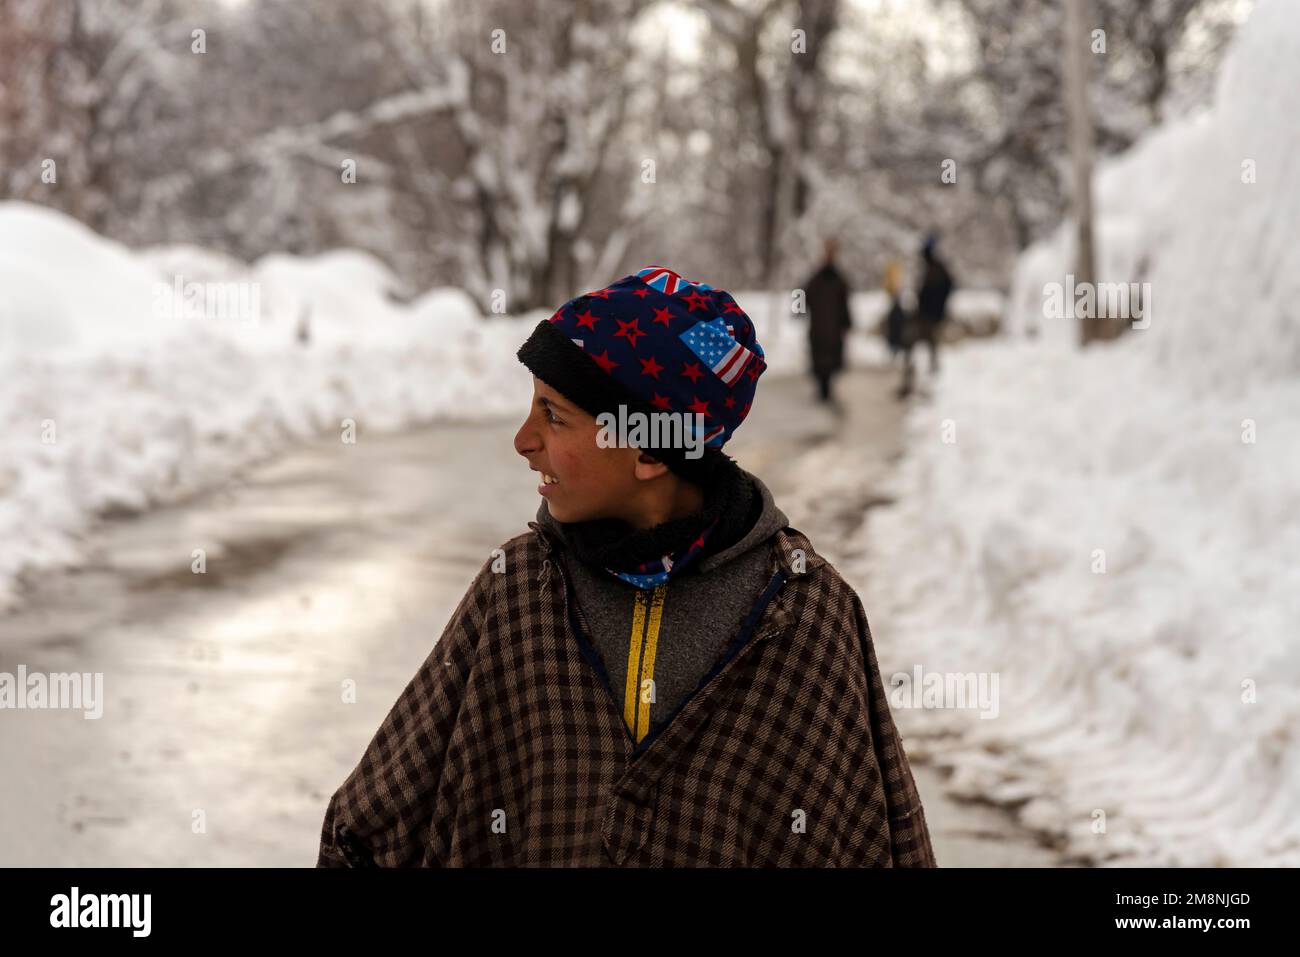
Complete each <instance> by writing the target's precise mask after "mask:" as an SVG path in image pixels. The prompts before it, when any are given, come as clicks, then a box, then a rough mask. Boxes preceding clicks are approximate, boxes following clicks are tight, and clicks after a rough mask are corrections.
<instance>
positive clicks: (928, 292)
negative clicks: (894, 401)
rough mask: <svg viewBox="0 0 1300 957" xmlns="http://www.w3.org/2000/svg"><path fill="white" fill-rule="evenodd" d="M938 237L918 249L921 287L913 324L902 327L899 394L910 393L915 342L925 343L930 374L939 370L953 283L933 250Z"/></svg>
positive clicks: (917, 293)
mask: <svg viewBox="0 0 1300 957" xmlns="http://www.w3.org/2000/svg"><path fill="white" fill-rule="evenodd" d="M937 245H938V238H937V237H936V236H935V235H934V233H931V234H930V235H929V236H927V237H926V239H925V244H924V245H923V246H922V247H921V261H922V269H921V284H920V286H919V287H918V289H917V292H916V313H915V315H914V316H913V317H912V321H911V322H909V323H907V324H906V325H905V327H904V333H903V384H902V385H901V386H900V387H899V394H900V395H907V394H908V393H909V392H910V391H911V390H912V377H913V369H912V348H913V347H914V346H915V345H916V344H917V343H918V342H925V344H926V346H927V347H928V348H929V350H930V372H931V373H935V372H938V371H939V339H940V337H941V336H942V335H943V323H944V320H945V319H947V315H948V313H947V309H948V297H949V296H950V295H951V294H952V290H953V288H954V283H953V280H952V274H951V273H950V272H949V271H948V267H947V266H945V265H944V263H943V260H941V259H940V258H939V254H938V251H937V249H936V247H937Z"/></svg>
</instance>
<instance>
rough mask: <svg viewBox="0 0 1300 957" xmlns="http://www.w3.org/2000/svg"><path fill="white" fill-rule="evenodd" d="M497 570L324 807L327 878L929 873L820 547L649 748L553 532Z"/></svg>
mask: <svg viewBox="0 0 1300 957" xmlns="http://www.w3.org/2000/svg"><path fill="white" fill-rule="evenodd" d="M529 526H530V528H531V531H530V532H527V533H524V534H522V535H519V536H516V537H515V538H513V539H511V540H510V541H509V542H507V543H506V544H505V545H504V546H503V548H504V552H505V563H506V564H505V567H506V569H507V571H505V572H504V573H501V574H496V573H493V571H492V562H491V560H489V561H488V562H485V563H484V565H483V567H482V568H481V569H480V571H479V574H478V575H477V577H476V578H475V580H474V582H473V584H472V586H471V587H470V589H469V591H468V592H467V593H466V595H465V597H464V598H463V599H462V600H461V602H460V604H459V606H458V607H457V608H456V610H455V612H454V613H453V615H452V618H451V620H450V622H449V623H448V625H447V627H446V630H445V631H444V632H443V634H442V637H441V639H440V640H439V641H438V643H437V644H436V645H435V646H434V648H433V651H432V652H431V653H430V654H429V657H428V659H427V660H426V661H425V662H424V664H423V665H422V667H421V668H420V669H419V671H418V672H417V674H416V675H415V677H414V678H413V679H412V680H411V682H410V683H409V684H408V685H407V687H406V688H405V690H404V691H402V693H401V695H400V696H399V697H398V699H397V702H396V703H395V704H394V705H393V707H392V709H391V711H390V712H389V714H388V716H387V717H386V718H385V720H384V721H383V723H382V725H381V726H380V728H379V730H378V731H377V732H376V734H375V736H374V738H373V740H372V741H371V742H370V744H369V746H368V747H367V749H366V750H365V752H364V754H363V755H362V757H361V760H360V762H359V763H358V764H357V766H356V767H355V769H354V770H353V771H352V772H351V774H349V775H348V777H347V779H346V780H345V781H344V782H343V784H342V785H341V786H340V787H339V789H338V790H337V791H336V792H335V794H334V795H333V796H332V798H331V799H330V801H329V805H328V808H327V809H326V813H325V819H324V824H323V827H322V830H321V842H320V849H319V853H318V858H317V866H321V867H328V866H337V867H342V866H349V865H351V866H382V867H400V866H427V867H476V866H591V867H609V866H626V867H663V866H668V867H701V866H702V867H766V866H782V867H786V866H822V867H933V866H935V858H934V850H933V848H932V846H931V843H930V836H929V832H928V830H927V827H926V821H925V814H924V811H923V809H922V806H921V800H920V797H919V796H918V794H917V791H916V786H915V784H914V782H913V778H912V772H911V769H910V767H909V765H908V761H907V756H906V754H905V753H904V750H903V745H902V741H901V740H900V738H899V734H898V731H897V730H896V728H895V726H894V722H893V720H892V717H891V714H890V710H889V705H888V701H887V697H886V689H885V686H884V684H883V682H882V681H881V677H880V673H879V668H878V666H877V663H876V656H875V650H874V648H873V645H872V638H871V633H870V629H869V627H868V624H867V619H866V614H865V611H864V609H863V607H862V604H861V601H860V600H859V598H858V596H857V594H856V593H855V592H854V591H853V589H852V588H851V587H849V585H848V584H847V583H845V582H844V580H843V579H842V578H841V577H840V575H839V573H838V572H837V571H836V570H835V569H834V567H833V566H831V565H830V564H829V563H828V562H826V561H825V560H824V559H822V558H821V557H820V556H818V555H817V554H816V553H815V552H814V551H813V549H812V546H811V544H810V543H809V542H808V540H807V538H806V537H805V536H804V535H803V534H802V533H800V532H798V531H797V530H795V529H792V528H789V527H787V528H786V529H784V530H782V531H780V532H778V533H777V534H776V535H775V536H774V537H773V539H772V552H771V563H770V566H769V570H770V572H771V580H770V584H769V585H768V587H767V588H766V589H765V590H764V592H763V594H762V595H761V596H760V597H759V599H758V601H757V603H756V604H755V606H754V608H753V610H752V612H751V613H750V616H749V618H748V620H747V621H746V622H745V624H744V625H743V626H742V627H741V629H740V630H739V632H738V633H737V634H736V635H735V636H734V637H732V638H731V640H730V641H724V642H721V644H722V647H721V650H720V652H719V655H718V659H717V661H716V663H715V664H714V666H713V668H712V670H711V671H710V672H709V673H708V674H706V675H705V677H704V678H703V679H702V680H701V682H700V685H699V687H698V688H697V690H696V691H695V693H694V695H693V696H692V697H690V698H688V699H687V701H686V703H685V705H684V706H683V707H682V708H681V710H679V711H678V712H677V714H676V716H675V717H674V718H673V719H672V721H671V722H669V724H668V725H667V726H665V727H664V728H663V729H661V730H660V732H659V733H658V734H656V735H655V736H653V737H649V738H645V739H642V741H641V742H640V743H637V742H634V741H633V739H632V737H631V735H630V734H629V732H628V730H627V726H626V724H625V723H624V721H623V716H622V708H621V706H620V704H619V702H618V701H616V700H615V699H614V696H613V694H612V693H611V691H610V687H609V683H608V680H607V676H606V675H605V673H604V670H603V667H602V665H601V663H600V660H599V656H598V655H596V653H595V651H594V648H593V647H592V645H591V644H590V642H589V641H588V640H587V639H586V638H585V635H584V630H585V629H584V624H583V622H582V620H581V617H580V614H579V613H578V610H577V606H576V602H574V600H573V597H572V589H571V585H570V583H569V582H568V580H567V572H566V571H565V569H564V563H563V561H562V560H560V555H561V551H560V550H561V549H562V548H563V546H562V545H561V544H560V543H559V541H558V540H556V539H553V538H552V537H551V535H550V534H549V533H548V532H547V530H546V529H544V528H543V526H541V525H539V524H538V523H536V522H530V523H529Z"/></svg>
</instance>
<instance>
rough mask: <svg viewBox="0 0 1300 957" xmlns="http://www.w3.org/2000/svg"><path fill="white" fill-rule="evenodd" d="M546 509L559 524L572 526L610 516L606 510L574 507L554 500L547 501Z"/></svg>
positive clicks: (591, 507)
mask: <svg viewBox="0 0 1300 957" xmlns="http://www.w3.org/2000/svg"><path fill="white" fill-rule="evenodd" d="M546 509H547V511H549V512H550V513H551V518H553V519H555V520H556V521H557V522H565V523H569V524H572V523H573V522H594V521H595V520H597V519H600V518H608V517H609V515H608V514H607V512H606V511H605V510H604V509H601V508H597V507H593V506H583V505H574V504H572V503H569V502H557V501H555V500H554V499H549V498H548V499H547V500H546Z"/></svg>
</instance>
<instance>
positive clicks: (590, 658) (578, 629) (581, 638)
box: [547, 557, 636, 747]
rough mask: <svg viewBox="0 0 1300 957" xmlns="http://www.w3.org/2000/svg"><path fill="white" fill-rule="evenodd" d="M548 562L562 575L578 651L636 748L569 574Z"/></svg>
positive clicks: (552, 560) (555, 561)
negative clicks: (585, 624)
mask: <svg viewBox="0 0 1300 957" xmlns="http://www.w3.org/2000/svg"><path fill="white" fill-rule="evenodd" d="M547 561H549V562H550V563H551V564H552V565H553V566H554V567H555V569H556V571H558V572H559V573H560V581H562V582H563V583H564V610H565V613H566V614H567V615H568V617H569V630H570V631H572V632H573V636H574V638H576V639H577V642H578V650H579V651H581V652H582V657H584V658H586V659H587V664H589V665H591V667H592V670H593V671H595V672H596V677H598V678H599V679H600V683H601V684H602V685H604V686H605V693H606V694H608V695H609V700H610V701H611V702H613V704H614V708H615V710H617V711H618V715H619V719H618V724H619V727H621V728H622V729H623V734H624V735H625V736H626V737H627V739H628V741H630V742H631V743H632V745H633V746H634V747H635V745H636V738H634V737H632V732H631V730H629V728H628V726H627V722H626V721H624V720H623V708H622V705H620V704H619V701H618V699H617V698H615V697H614V687H613V685H611V684H610V681H609V672H608V671H606V670H605V662H604V661H602V660H601V657H600V652H598V651H597V650H596V646H595V645H594V644H593V643H592V641H591V639H589V638H588V637H587V633H586V632H585V631H583V630H582V625H581V624H579V623H578V618H577V616H576V615H575V614H574V608H575V607H576V606H577V602H576V601H575V600H574V596H573V588H572V586H571V585H570V584H569V576H568V573H567V572H565V570H564V566H563V564H561V561H560V559H559V558H558V557H552V558H548V559H547Z"/></svg>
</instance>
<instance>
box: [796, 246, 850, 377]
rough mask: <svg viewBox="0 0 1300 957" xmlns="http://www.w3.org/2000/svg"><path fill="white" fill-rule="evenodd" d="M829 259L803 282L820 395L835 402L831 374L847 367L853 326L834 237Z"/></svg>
mask: <svg viewBox="0 0 1300 957" xmlns="http://www.w3.org/2000/svg"><path fill="white" fill-rule="evenodd" d="M824 248H825V252H826V259H825V261H824V262H823V263H822V266H821V268H820V269H818V270H817V272H815V273H813V274H812V276H811V277H810V278H809V279H808V281H807V282H806V283H804V290H805V292H806V293H807V304H808V352H809V358H810V359H811V364H812V374H813V378H814V379H816V380H817V397H818V399H819V400H820V401H822V402H825V403H834V401H835V400H834V398H833V396H832V395H831V377H832V376H834V375H835V373H837V372H839V371H840V370H842V369H843V368H844V334H845V333H846V332H848V331H849V329H850V328H852V326H853V316H852V314H851V313H850V311H849V284H848V282H846V281H845V279H844V276H843V274H841V273H840V271H839V268H838V267H837V266H836V265H835V250H836V242H835V239H834V238H833V237H832V238H827V239H826V241H825V246H824Z"/></svg>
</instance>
